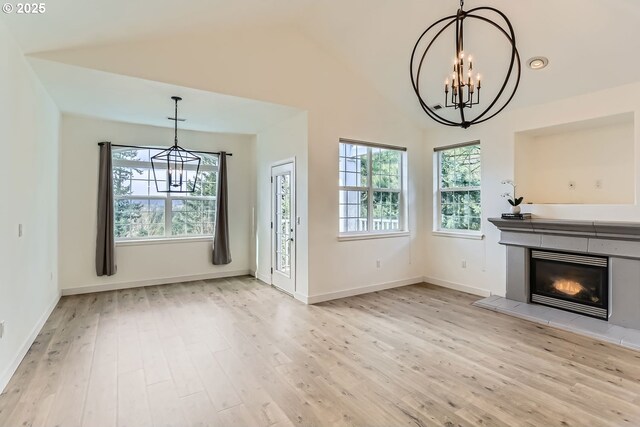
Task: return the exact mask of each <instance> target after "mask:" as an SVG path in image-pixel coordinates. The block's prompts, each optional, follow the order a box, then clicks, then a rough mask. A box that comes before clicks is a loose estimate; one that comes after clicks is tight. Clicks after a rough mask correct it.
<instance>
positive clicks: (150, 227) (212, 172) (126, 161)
mask: <svg viewBox="0 0 640 427" xmlns="http://www.w3.org/2000/svg"><path fill="white" fill-rule="evenodd" d="M160 151H161V150H156V149H148V150H147V149H129V148H125V149H114V150H113V154H112V159H113V195H114V205H115V206H114V228H115V238H116V240H139V239H158V238H173V237H193V236H212V235H213V229H214V228H213V225H214V222H215V210H216V197H215V195H216V190H217V175H218V174H217V172H218V157H217V156H215V155H206V154H198V155H199V156H200V157H201V158H202V161H201V164H200V172H199V176H198V181H197V183H196V191H195V192H193V193H173V194H172V193H159V192H157V191H156V184H155V180H154V176H153V170H152V168H151V157H152V156H154V155H155V154H156V153H158V152H160ZM156 172H158V170H156ZM185 173H186V179H191V180H193V179H194V178H195V173H196V171H195V169H193V170H186V171H185Z"/></svg>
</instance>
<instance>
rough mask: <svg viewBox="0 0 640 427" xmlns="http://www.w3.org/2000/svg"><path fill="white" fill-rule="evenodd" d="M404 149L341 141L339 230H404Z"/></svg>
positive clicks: (362, 231)
mask: <svg viewBox="0 0 640 427" xmlns="http://www.w3.org/2000/svg"><path fill="white" fill-rule="evenodd" d="M404 151H405V149H394V148H390V147H384V146H377V145H373V144H371V145H365V144H363V143H356V142H353V141H348V140H341V141H340V157H339V167H338V171H339V185H340V207H339V212H340V228H339V230H340V233H376V232H393V231H402V230H404V216H403V215H404V206H403V203H404V195H403V168H404V157H405V156H404Z"/></svg>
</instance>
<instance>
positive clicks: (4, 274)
mask: <svg viewBox="0 0 640 427" xmlns="http://www.w3.org/2000/svg"><path fill="white" fill-rule="evenodd" d="M0 58H1V60H0V93H1V94H2V95H1V96H0V139H1V140H2V143H1V145H0V146H1V147H2V150H3V165H2V167H0V182H2V183H3V191H2V193H3V195H2V208H1V209H0V321H3V320H4V321H5V329H6V330H5V334H4V337H2V338H1V339H0V391H2V389H3V388H4V387H5V385H6V383H7V382H8V380H9V378H10V377H11V375H12V374H13V371H14V370H15V368H17V364H18V363H19V362H20V360H21V359H22V356H23V355H24V353H25V352H26V351H27V349H28V348H29V346H30V345H31V343H32V341H33V339H34V338H35V336H36V334H37V333H38V332H39V330H40V327H41V326H42V323H43V322H44V321H45V320H46V318H47V316H48V314H49V312H50V310H51V309H52V308H53V307H54V305H55V303H56V302H57V301H58V297H59V290H58V270H57V262H58V260H57V238H58V234H57V222H58V208H57V205H58V133H59V121H60V113H59V111H58V108H57V107H56V106H55V104H54V103H53V101H52V100H51V98H50V97H49V96H48V95H47V93H46V92H45V90H44V89H43V87H42V86H41V84H40V82H39V81H38V80H37V78H36V77H35V75H34V73H33V71H32V70H31V68H30V67H29V65H28V64H27V62H26V61H25V60H24V58H23V55H22V53H21V52H20V50H19V49H18V47H17V45H16V44H15V43H14V42H13V39H12V38H11V36H10V35H9V33H8V32H7V30H6V28H5V26H4V24H2V22H0ZM18 224H22V225H23V235H22V237H18Z"/></svg>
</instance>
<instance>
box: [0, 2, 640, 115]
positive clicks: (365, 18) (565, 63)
mask: <svg viewBox="0 0 640 427" xmlns="http://www.w3.org/2000/svg"><path fill="white" fill-rule="evenodd" d="M477 6H492V7H496V8H498V9H500V10H502V11H503V12H505V13H506V15H507V16H508V17H509V18H510V19H511V21H512V23H513V26H514V28H515V31H516V36H517V42H518V47H519V50H520V54H521V57H522V60H523V63H524V62H525V61H526V59H527V58H529V57H532V56H537V55H543V56H547V57H548V58H549V59H550V64H549V66H548V67H547V68H546V69H544V70H540V71H532V70H529V69H528V68H526V66H523V74H522V81H521V85H520V89H519V91H518V93H517V95H516V97H515V98H514V101H513V103H512V105H511V107H513V106H523V105H531V104H539V103H543V102H548V101H552V100H554V99H560V98H564V97H568V96H574V95H578V94H582V93H587V92H593V91H596V90H600V89H604V88H607V87H613V86H618V85H622V84H626V83H631V82H636V81H638V80H640V54H638V52H640V25H638V24H639V23H640V1H638V0H562V1H558V0H535V1H531V0H467V2H466V4H465V8H466V9H470V8H472V7H477ZM457 7H458V2H457V1H455V0H403V1H402V2H399V1H391V0H342V1H321V0H315V1H314V0H242V1H232V0H183V1H179V2H178V1H175V0H138V1H130V0H91V1H83V2H80V1H77V0H57V1H56V2H49V3H47V8H48V9H47V12H46V13H45V14H44V15H41V16H18V15H15V14H12V15H4V16H2V18H1V19H3V20H4V21H5V22H6V23H7V24H8V26H9V28H10V30H11V31H12V33H13V34H14V35H15V37H16V39H17V40H18V42H19V44H20V45H21V46H22V48H23V49H24V50H25V52H26V53H34V52H42V51H48V50H58V49H67V48H72V47H79V46H88V45H94V44H108V43H114V42H122V41H126V40H130V39H131V40H132V39H152V38H155V37H158V38H159V37H167V35H172V34H179V33H195V32H198V33H200V34H206V32H207V31H211V29H214V28H215V29H216V31H220V30H221V29H222V30H223V29H225V28H228V29H232V28H233V29H238V28H246V27H256V26H257V27H261V26H265V27H268V26H274V25H275V26H277V25H289V26H291V25H293V26H296V27H298V28H299V29H300V30H301V31H302V32H304V33H305V34H306V35H308V36H309V37H310V38H312V39H314V40H316V41H317V42H318V43H320V44H321V45H323V46H324V47H325V48H326V49H328V50H329V51H331V52H333V53H334V54H335V55H336V56H338V57H339V58H341V59H342V60H344V61H345V62H346V63H347V64H348V65H349V66H350V67H351V68H352V69H354V70H355V71H356V72H357V73H359V74H360V75H361V76H362V78H363V79H365V80H367V81H368V82H369V83H370V84H371V85H372V86H373V87H374V88H375V89H377V90H378V91H379V92H380V93H382V94H383V95H384V96H385V97H386V98H387V99H389V100H390V101H391V102H393V103H394V104H395V105H396V106H397V107H398V108H400V109H402V110H403V111H405V112H406V113H407V114H408V115H410V116H412V117H413V118H414V119H415V120H416V121H419V122H421V123H424V124H425V125H426V124H428V123H429V121H428V120H427V118H426V116H425V115H424V113H423V112H422V111H421V109H420V107H419V105H418V104H417V102H416V99H415V95H414V94H413V92H412V89H411V85H410V80H409V56H410V54H411V49H412V48H413V44H414V42H415V40H416V38H417V37H418V35H419V34H420V33H421V32H422V31H423V30H424V29H425V28H426V27H427V26H428V25H430V24H431V23H432V22H433V21H435V20H436V19H438V18H440V17H443V16H446V15H450V14H453V13H455V10H456V9H457ZM472 31H473V29H472V28H470V29H469V30H468V31H467V32H466V33H465V34H466V42H467V44H468V51H472V52H473V54H474V57H475V58H476V61H475V62H476V64H475V65H476V68H477V69H478V70H479V71H481V73H482V75H483V77H484V87H485V88H486V89H485V96H489V95H490V93H489V92H490V88H491V85H490V83H495V82H499V81H501V79H502V76H503V74H504V69H503V67H502V66H503V63H502V62H501V61H500V60H499V59H500V58H502V57H503V56H504V55H506V54H507V53H508V52H506V51H505V49H508V46H505V45H504V43H502V42H498V41H497V40H499V38H498V39H497V38H495V34H493V35H492V34H489V33H484V32H482V31H478V32H477V33H475V37H474V35H473V34H474V33H473V32H472ZM452 44H453V43H452ZM442 52H443V54H444V56H445V57H448V56H449V52H448V51H445V50H442ZM450 56H453V47H451V55H450ZM447 61H448V59H447V58H443V61H442V63H443V66H442V69H441V70H440V69H434V70H433V75H432V76H430V77H429V80H430V81H431V82H432V87H431V90H432V91H433V92H434V93H435V94H436V95H437V96H436V98H434V102H433V103H437V102H442V99H439V98H438V97H440V96H441V88H440V86H441V85H442V83H443V80H444V77H445V76H446V74H447V73H448V71H449V70H448V65H449V64H448V63H447ZM430 103H431V102H430Z"/></svg>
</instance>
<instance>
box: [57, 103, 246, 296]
mask: <svg viewBox="0 0 640 427" xmlns="http://www.w3.org/2000/svg"><path fill="white" fill-rule="evenodd" d="M178 137H179V139H180V144H181V146H183V147H185V148H190V149H194V150H204V151H221V150H224V151H227V152H231V153H233V156H232V157H229V158H228V179H229V233H230V235H231V238H230V243H231V244H230V245H231V255H232V259H233V261H232V262H231V263H230V264H228V265H225V266H214V265H212V264H211V247H212V242H211V241H196V242H171V243H153V244H149V243H146V244H140V245H122V244H118V243H116V263H117V267H118V270H117V273H116V274H115V275H113V276H110V277H107V276H102V277H98V276H96V273H95V242H96V209H97V196H96V194H97V188H98V166H97V165H98V155H99V150H98V146H97V145H96V144H97V143H98V142H100V141H111V142H112V143H114V144H122V145H142V146H146V145H153V146H158V145H160V146H163V145H169V144H170V143H172V141H173V129H170V128H161V127H154V126H144V125H136V124H129V123H120V122H113V121H107V120H100V119H94V118H88V117H81V116H72V115H67V114H65V115H63V119H62V132H61V154H60V156H61V172H60V285H61V288H62V290H63V293H71V292H82V291H92V290H97V289H109V288H117V287H123V286H125V287H128V286H139V285H145V284H150V283H168V282H172V281H180V280H189V279H191V280H193V279H195V278H200V277H201V278H204V277H217V276H222V275H237V274H247V273H249V272H250V271H253V270H254V268H255V267H254V262H253V261H254V259H255V256H254V255H253V254H254V252H253V233H252V216H253V210H254V207H255V205H254V199H255V196H254V191H255V190H254V188H255V172H254V171H255V167H254V161H255V159H254V156H255V136H252V135H233V134H214V133H207V132H195V131H186V130H183V131H179V134H178Z"/></svg>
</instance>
